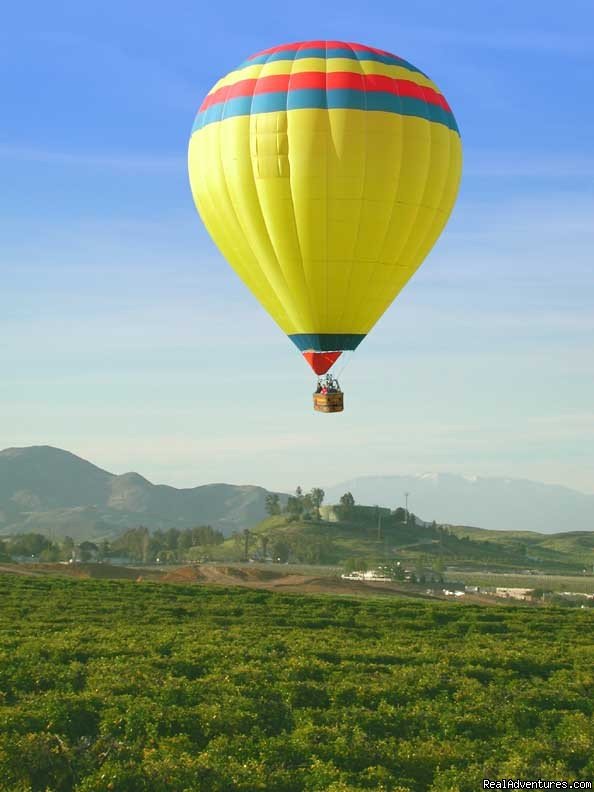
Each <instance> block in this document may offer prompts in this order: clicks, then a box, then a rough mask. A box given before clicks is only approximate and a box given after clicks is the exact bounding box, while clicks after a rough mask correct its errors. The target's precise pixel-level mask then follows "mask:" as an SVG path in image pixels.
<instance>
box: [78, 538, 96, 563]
mask: <svg viewBox="0 0 594 792" xmlns="http://www.w3.org/2000/svg"><path fill="white" fill-rule="evenodd" d="M78 547H79V549H80V560H81V561H89V560H90V559H91V558H92V557H93V554H95V553H98V552H99V548H98V547H97V545H96V544H95V542H81V543H80V544H79V546H78Z"/></svg>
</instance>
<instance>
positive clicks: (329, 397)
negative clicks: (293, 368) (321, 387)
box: [313, 391, 344, 413]
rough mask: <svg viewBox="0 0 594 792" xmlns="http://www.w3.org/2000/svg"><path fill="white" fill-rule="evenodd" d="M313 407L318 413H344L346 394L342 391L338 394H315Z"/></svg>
mask: <svg viewBox="0 0 594 792" xmlns="http://www.w3.org/2000/svg"><path fill="white" fill-rule="evenodd" d="M313 406H314V410H316V412H323V413H335V412H342V411H343V410H344V394H343V393H342V391H338V392H337V393H314V395H313Z"/></svg>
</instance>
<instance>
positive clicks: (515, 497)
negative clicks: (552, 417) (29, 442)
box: [0, 446, 594, 541]
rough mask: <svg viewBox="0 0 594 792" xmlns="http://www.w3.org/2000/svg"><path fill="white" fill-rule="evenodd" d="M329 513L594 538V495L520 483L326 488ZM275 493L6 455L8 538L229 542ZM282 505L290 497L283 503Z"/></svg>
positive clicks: (27, 451) (1, 473)
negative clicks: (146, 533)
mask: <svg viewBox="0 0 594 792" xmlns="http://www.w3.org/2000/svg"><path fill="white" fill-rule="evenodd" d="M325 490H326V499H325V502H326V503H337V502H338V501H339V499H340V497H341V495H343V494H344V493H345V492H347V491H350V492H351V493H352V494H353V496H354V498H355V500H356V502H357V503H360V504H365V505H369V506H372V505H376V504H377V505H379V506H388V507H391V508H395V507H397V506H404V504H405V493H406V492H408V493H409V501H408V507H409V509H410V510H411V511H412V512H414V513H415V514H416V515H418V516H419V517H420V518H421V519H423V520H426V521H431V520H433V519H435V520H436V521H437V522H438V523H450V524H452V525H469V526H478V527H480V528H487V529H493V530H514V531H539V532H542V533H558V532H561V531H591V530H594V495H587V494H585V493H582V492H577V491H575V490H571V489H568V488H566V487H560V486H556V485H550V484H542V483H538V482H533V481H524V480H521V479H498V478H479V477H473V478H469V477H464V476H458V475H453V474H433V473H431V474H424V475H420V476H383V477H382V476H373V477H367V478H356V479H352V480H349V481H344V482H342V483H340V484H337V485H335V486H332V487H325ZM268 494H269V490H266V489H264V488H263V487H258V486H252V485H245V486H237V485H232V484H205V485H202V486H197V487H192V488H188V489H177V488H176V487H170V486H166V485H162V484H152V483H151V482H150V481H148V480H147V479H145V478H143V477H142V476H141V475H139V474H138V473H124V474H123V475H115V474H113V473H109V472H108V471H106V470H102V469H101V468H99V467H97V466H96V465H93V464H91V463H90V462H87V461H86V460H84V459H81V458H80V457H78V456H75V455H74V454H71V453H70V452H68V451H63V450H61V449H58V448H52V447H51V446H31V447H27V448H7V449H5V450H4V451H0V535H10V534H15V533H26V532H29V531H35V532H41V533H46V534H48V535H53V536H55V537H56V538H60V537H63V536H66V535H67V536H71V537H72V538H73V539H75V540H76V541H81V540H83V539H98V538H102V537H106V538H110V537H113V536H116V535H118V534H120V533H121V532H122V531H123V530H125V529H127V528H134V527H137V526H138V525H146V526H147V527H149V528H165V529H166V528H171V527H176V528H190V527H193V526H195V525H205V524H209V525H212V526H213V528H217V529H219V530H221V531H222V532H223V533H224V534H225V535H226V536H229V535H230V534H231V533H233V532H234V531H241V530H243V529H244V528H252V527H254V526H255V525H257V524H258V523H259V522H260V521H261V520H263V519H264V517H266V509H265V501H266V496H267V495H268ZM279 494H280V495H281V500H283V501H284V500H285V499H286V497H287V496H286V495H283V494H282V493H279Z"/></svg>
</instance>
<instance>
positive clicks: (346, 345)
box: [289, 333, 365, 352]
mask: <svg viewBox="0 0 594 792" xmlns="http://www.w3.org/2000/svg"><path fill="white" fill-rule="evenodd" d="M289 338H290V339H291V341H292V342H293V343H294V344H295V346H296V347H297V349H299V350H300V351H301V352H309V351H313V352H345V351H347V350H352V349H357V347H358V346H359V344H360V343H361V341H363V339H364V338H365V333H294V334H293V335H290V336H289Z"/></svg>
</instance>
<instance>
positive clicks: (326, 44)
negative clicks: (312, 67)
mask: <svg viewBox="0 0 594 792" xmlns="http://www.w3.org/2000/svg"><path fill="white" fill-rule="evenodd" d="M307 49H350V50H353V52H373V53H374V54H375V55H388V56H389V57H391V58H398V60H402V58H399V57H398V55H394V54H393V53H392V52H388V51H387V50H382V49H377V47H366V46H365V45H364V44H351V43H349V42H347V41H301V42H296V43H294V44H282V45H281V46H280V47H270V49H265V50H262V51H261V52H256V53H255V54H254V55H250V57H249V58H248V60H253V59H254V58H259V57H260V56H261V55H273V54H274V53H275V52H297V50H307Z"/></svg>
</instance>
